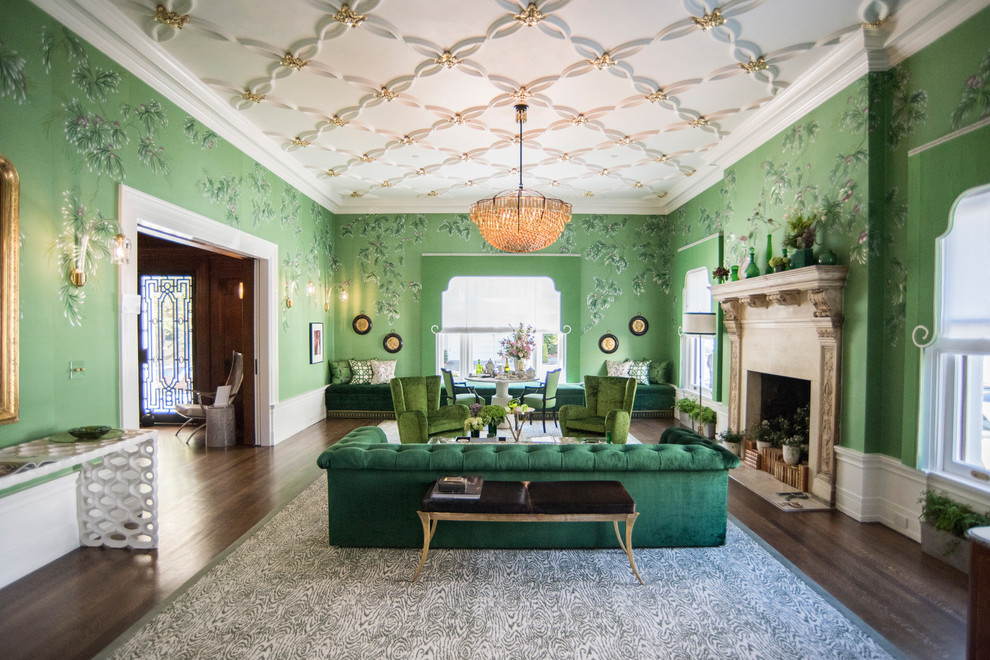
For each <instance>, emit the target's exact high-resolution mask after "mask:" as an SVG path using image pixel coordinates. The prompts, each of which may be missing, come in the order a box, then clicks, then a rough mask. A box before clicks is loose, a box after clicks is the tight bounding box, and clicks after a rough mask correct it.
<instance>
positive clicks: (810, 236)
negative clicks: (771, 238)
mask: <svg viewBox="0 0 990 660" xmlns="http://www.w3.org/2000/svg"><path fill="white" fill-rule="evenodd" d="M819 220H820V218H819V214H817V213H814V212H808V213H807V214H805V213H801V212H797V213H793V214H791V215H789V217H788V218H787V231H786V234H785V236H784V247H790V248H796V249H798V250H800V249H803V248H810V247H812V246H813V245H814V244H815V234H816V233H817V232H816V230H817V227H818V222H819Z"/></svg>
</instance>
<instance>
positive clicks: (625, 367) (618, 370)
mask: <svg viewBox="0 0 990 660" xmlns="http://www.w3.org/2000/svg"><path fill="white" fill-rule="evenodd" d="M631 366H632V362H630V361H629V360H626V361H625V362H613V361H612V360H605V371H607V372H608V375H609V376H620V377H622V378H628V377H629V367H631Z"/></svg>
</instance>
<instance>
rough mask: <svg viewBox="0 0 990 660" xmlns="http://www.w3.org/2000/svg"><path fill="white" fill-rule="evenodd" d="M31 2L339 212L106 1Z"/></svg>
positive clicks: (314, 183) (325, 192) (312, 181)
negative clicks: (95, 13) (96, 11)
mask: <svg viewBox="0 0 990 660" xmlns="http://www.w3.org/2000/svg"><path fill="white" fill-rule="evenodd" d="M31 2H33V3H34V4H35V5H37V6H38V8H40V9H41V10H42V11H44V12H45V13H47V14H49V15H50V16H51V17H52V18H54V19H55V20H57V21H58V22H60V23H62V24H63V25H65V26H66V27H67V28H69V29H70V30H72V31H73V32H75V33H76V34H78V35H79V36H80V37H82V38H83V39H85V40H86V41H88V42H89V43H90V44H92V45H93V47H95V48H96V49H97V50H99V51H100V52H102V53H103V54H104V55H106V56H107V57H109V58H110V59H112V60H113V61H114V62H116V63H117V64H119V65H120V66H122V67H124V68H125V69H127V70H128V71H130V72H131V73H132V74H134V75H135V76H137V77H138V78H139V79H140V80H142V81H143V82H145V83H146V84H148V85H149V86H151V87H152V88H153V89H155V90H156V91H158V92H159V93H161V94H164V95H165V96H166V97H167V98H168V100H169V101H171V102H172V103H175V104H176V105H177V106H179V107H180V108H182V109H183V110H185V111H186V112H188V113H189V114H190V115H192V116H193V117H195V118H196V119H197V120H198V121H200V122H202V123H203V124H205V125H206V126H208V127H209V128H210V129H212V130H213V131H216V133H217V134H218V135H220V137H222V138H223V139H224V140H226V141H227V142H229V143H230V144H232V145H233V146H234V147H236V148H237V149H239V150H241V151H242V152H244V153H245V154H246V155H247V156H249V157H250V158H253V159H254V160H256V161H257V162H259V163H261V164H262V165H264V166H265V167H267V168H268V169H269V170H271V171H272V172H273V173H274V174H275V175H276V176H278V177H280V178H281V179H283V180H284V181H286V182H287V183H289V184H290V185H292V186H294V187H295V188H297V189H298V190H299V191H300V192H302V193H303V194H304V195H306V196H307V197H309V198H311V199H312V200H314V201H315V202H317V203H318V204H320V205H321V206H324V207H325V208H327V209H329V210H330V211H334V212H336V209H337V207H338V206H339V205H340V198H339V197H338V196H337V195H334V194H333V193H331V192H330V191H329V189H328V188H327V186H326V185H323V184H321V182H320V180H319V179H318V178H317V176H316V175H315V174H313V173H311V172H309V171H307V170H305V169H304V168H303V167H302V166H301V165H300V164H299V163H298V162H296V161H295V160H294V159H293V158H292V157H291V156H289V155H287V154H286V153H285V152H283V151H282V150H281V149H278V147H277V146H276V145H275V144H274V143H273V142H272V140H271V138H269V137H268V136H266V135H265V134H264V133H263V132H262V131H260V130H259V129H258V128H256V127H255V126H254V125H253V124H251V123H250V122H249V121H247V119H245V118H244V117H243V116H242V115H241V113H239V112H238V111H237V110H235V109H234V108H232V107H231V106H230V104H228V103H225V102H224V101H223V99H221V98H220V97H219V96H218V95H217V93H216V92H215V91H214V90H213V89H211V88H210V87H208V86H206V85H204V84H203V83H202V82H201V81H200V80H199V79H198V78H196V77H195V76H194V75H192V73H190V72H189V70H187V69H186V68H184V67H182V66H178V65H177V64H176V63H175V62H173V61H172V60H171V59H170V58H169V57H168V56H167V54H166V53H165V51H164V50H163V49H162V48H161V47H160V46H159V45H158V44H157V43H156V42H155V41H153V40H152V39H151V38H149V37H148V35H146V34H145V33H144V32H142V31H141V30H139V29H137V28H136V27H135V25H134V23H132V22H131V21H129V20H127V18H126V17H125V16H124V15H123V14H122V13H121V12H120V10H119V9H117V8H116V7H108V6H107V5H108V3H106V2H103V1H102V0H31ZM91 6H98V7H99V9H100V16H99V18H97V17H96V16H95V15H94V14H93V12H92V11H91V10H90V7H91ZM149 7H150V5H149Z"/></svg>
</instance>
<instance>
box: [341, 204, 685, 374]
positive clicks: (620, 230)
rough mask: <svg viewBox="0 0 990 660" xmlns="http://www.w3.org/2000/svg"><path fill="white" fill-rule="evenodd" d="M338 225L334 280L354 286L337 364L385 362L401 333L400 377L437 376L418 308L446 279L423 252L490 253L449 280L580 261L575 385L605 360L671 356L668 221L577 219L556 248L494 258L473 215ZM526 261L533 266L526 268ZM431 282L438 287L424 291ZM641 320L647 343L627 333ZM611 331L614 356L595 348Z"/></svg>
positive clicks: (571, 353) (573, 344)
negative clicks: (362, 326)
mask: <svg viewBox="0 0 990 660" xmlns="http://www.w3.org/2000/svg"><path fill="white" fill-rule="evenodd" d="M336 223H337V235H336V240H335V246H336V248H337V255H338V258H339V259H340V262H341V265H340V268H339V270H338V271H337V278H338V279H337V282H338V283H339V284H342V285H343V286H345V287H346V288H347V289H348V300H347V301H346V302H341V301H340V300H339V299H336V300H335V302H334V304H335V306H336V307H337V320H336V324H335V326H334V330H335V331H334V333H333V334H334V345H333V353H332V354H333V355H334V357H335V358H336V359H347V358H359V359H363V358H371V357H379V358H384V357H386V354H385V351H384V349H383V348H382V339H383V338H384V336H385V335H386V334H388V333H389V332H397V333H399V335H401V336H402V338H403V347H402V351H401V352H400V353H398V354H396V356H395V357H396V358H397V359H398V363H397V365H396V369H397V373H398V374H399V375H414V374H420V373H427V372H429V373H432V372H433V369H434V367H433V365H432V363H429V364H427V363H426V362H428V361H429V360H426V361H424V358H423V356H424V355H425V354H426V353H425V351H426V350H427V348H426V347H425V346H424V345H423V341H424V337H425V341H427V342H432V341H433V336H432V334H424V330H423V329H424V327H425V328H427V329H428V328H429V325H430V323H428V322H427V321H428V318H427V312H425V311H422V312H421V305H422V307H423V309H424V310H425V309H432V308H433V307H436V306H437V305H439V300H436V299H434V298H435V297H436V296H435V294H434V293H433V292H434V291H435V290H436V289H437V287H438V286H439V284H438V283H437V282H436V280H435V279H430V278H431V277H432V278H436V277H438V276H439V275H440V274H439V273H437V272H433V273H425V272H424V269H423V264H424V262H425V261H426V259H425V258H424V257H423V255H424V254H446V255H453V254H459V255H464V254H468V255H485V256H484V258H483V259H478V258H477V257H476V258H474V259H472V258H468V259H465V260H464V261H463V262H455V263H464V264H465V266H464V268H463V272H455V271H454V270H448V271H445V272H444V273H443V276H444V277H449V276H452V275H456V274H465V275H470V274H473V273H476V272H477V268H479V267H480V266H479V264H482V263H484V264H485V266H484V268H485V269H486V272H500V273H502V274H505V275H513V274H525V272H530V271H533V269H535V271H533V272H539V271H541V270H545V272H547V273H554V272H555V271H556V270H557V269H558V268H559V267H560V266H561V257H560V256H559V255H562V254H575V255H580V257H579V261H580V268H579V273H580V281H579V287H578V288H577V294H576V297H577V302H576V304H577V306H578V308H579V309H578V311H577V317H578V319H579V320H578V322H577V323H574V322H571V321H564V322H565V323H571V325H572V331H571V333H570V335H568V339H567V341H568V345H567V351H568V361H567V369H568V379H569V380H571V381H572V382H580V379H581V376H583V375H584V374H593V373H599V372H600V371H603V370H604V364H605V358H606V357H608V358H609V359H619V360H621V359H624V358H643V357H645V358H649V359H664V360H666V359H670V358H671V357H672V356H670V355H668V354H667V353H666V346H667V342H666V332H667V324H666V319H667V316H668V309H669V305H668V303H667V298H668V289H669V282H670V280H669V272H670V266H671V264H672V262H673V256H672V253H671V251H670V245H669V242H668V241H669V237H670V234H671V232H670V227H669V221H668V219H667V218H664V217H659V216H624V215H622V216H620V215H576V216H575V217H574V218H573V220H572V221H571V223H570V224H569V225H567V227H566V229H565V231H564V234H563V235H562V236H561V238H560V239H559V240H558V241H557V242H556V243H554V244H553V245H552V246H550V247H549V248H547V249H546V250H544V251H543V252H542V253H537V254H536V255H527V256H524V257H520V256H517V255H507V254H501V253H499V254H496V253H495V250H493V249H492V248H491V247H490V246H488V245H487V244H486V243H485V242H484V240H483V239H482V238H481V235H480V234H479V233H478V230H477V227H475V225H474V224H473V223H472V222H471V220H470V219H469V218H468V216H467V215H466V214H427V215H422V214H420V215H415V214H410V215H367V216H354V215H339V216H337V218H336ZM540 254H545V255H548V256H545V257H543V256H540ZM521 259H522V260H524V261H520V260H521ZM519 264H527V267H526V268H523V269H522V270H520V267H519ZM523 271H525V272H523ZM427 281H430V282H432V283H433V284H431V286H429V287H427V286H426V282H427ZM568 286H570V283H568ZM558 289H559V287H558ZM559 290H560V289H559ZM427 295H429V297H430V299H427V298H426V297H427ZM565 311H567V310H565ZM362 312H363V313H365V314H368V315H369V316H371V318H372V323H373V326H372V331H371V332H370V333H368V334H367V335H357V334H356V333H355V332H354V331H353V330H352V329H351V320H352V319H353V318H354V316H355V315H356V314H359V313H362ZM568 313H570V312H568ZM636 315H642V316H645V317H646V319H647V321H648V322H649V323H650V330H649V332H647V333H646V334H645V335H643V336H641V337H636V336H634V335H633V334H632V333H630V332H629V321H630V319H631V318H632V317H633V316H636ZM519 320H520V319H517V318H515V317H513V316H512V315H511V314H508V315H507V316H506V319H505V322H506V325H508V324H510V323H518V322H519ZM606 332H611V333H613V334H615V335H616V337H618V339H619V349H618V351H616V353H614V354H613V355H611V356H606V355H605V354H604V353H602V352H601V351H600V350H599V349H598V339H599V337H601V335H603V334H605V333H606ZM506 333H508V330H506Z"/></svg>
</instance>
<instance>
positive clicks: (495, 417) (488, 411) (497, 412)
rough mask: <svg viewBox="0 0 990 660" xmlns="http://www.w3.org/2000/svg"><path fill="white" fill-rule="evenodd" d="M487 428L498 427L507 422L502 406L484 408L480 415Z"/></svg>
mask: <svg viewBox="0 0 990 660" xmlns="http://www.w3.org/2000/svg"><path fill="white" fill-rule="evenodd" d="M478 416H479V417H480V418H481V419H482V421H484V423H485V426H490V425H492V424H495V425H498V424H501V423H502V422H504V421H505V408H503V407H502V406H482V408H481V412H480V413H479V415H478Z"/></svg>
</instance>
